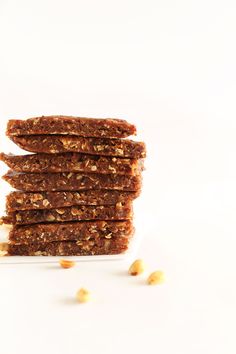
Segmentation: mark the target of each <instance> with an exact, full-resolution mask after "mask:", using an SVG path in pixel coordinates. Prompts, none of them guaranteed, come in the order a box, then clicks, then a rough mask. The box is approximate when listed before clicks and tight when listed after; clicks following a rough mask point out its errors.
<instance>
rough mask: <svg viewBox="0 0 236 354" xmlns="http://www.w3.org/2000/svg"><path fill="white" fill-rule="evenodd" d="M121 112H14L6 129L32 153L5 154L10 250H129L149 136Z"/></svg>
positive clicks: (91, 252) (69, 253) (71, 252)
mask: <svg viewBox="0 0 236 354" xmlns="http://www.w3.org/2000/svg"><path fill="white" fill-rule="evenodd" d="M135 133H136V128H135V126H134V125H132V124H129V123H128V122H126V121H124V120H120V119H93V118H77V117H66V116H49V117H45V116H43V117H37V118H30V119H27V120H10V121H9V122H8V126H7V136H8V137H9V138H10V139H11V140H12V141H13V142H14V143H15V144H17V145H18V146H20V147H21V148H23V149H24V150H26V151H30V152H33V153H34V154H28V155H20V156H14V155H11V154H10V155H6V154H4V153H2V154H0V159H1V160H2V161H4V162H5V163H6V164H7V165H8V166H9V167H10V168H11V170H10V171H9V172H8V173H7V174H6V175H5V176H3V178H4V179H5V180H6V181H7V182H8V183H9V184H10V185H11V186H12V187H14V188H16V189H17V191H14V192H11V193H10V194H9V195H8V196H7V203H6V210H7V215H6V216H4V217H3V218H2V221H3V222H4V223H7V224H12V225H13V227H12V229H11V231H10V233H9V244H8V253H9V255H44V256H49V255H50V256H51V255H52V256H58V255H59V256H62V255H63V256H72V255H97V254H118V253H122V252H124V251H125V250H126V249H127V248H128V245H129V240H130V238H131V236H132V234H133V222H132V219H133V213H132V202H133V200H134V199H135V198H137V197H138V195H139V193H140V189H141V172H142V170H143V159H144V157H145V155H146V151H145V144H144V143H142V142H136V141H132V140H128V139H124V138H126V137H128V136H129V135H133V134H135Z"/></svg>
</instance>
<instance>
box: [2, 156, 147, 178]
mask: <svg viewBox="0 0 236 354" xmlns="http://www.w3.org/2000/svg"><path fill="white" fill-rule="evenodd" d="M0 160H2V161H3V162H5V164H7V165H8V167H10V168H11V169H12V170H13V171H17V172H31V173H32V172H33V173H40V172H85V173H94V172H97V173H102V174H121V175H126V174H127V175H137V174H140V173H141V171H142V170H143V159H140V160H138V159H128V158H119V157H108V156H98V155H86V154H80V153H76V152H74V153H73V152H67V153H59V154H44V153H39V154H31V155H19V156H16V155H7V154H4V153H0Z"/></svg>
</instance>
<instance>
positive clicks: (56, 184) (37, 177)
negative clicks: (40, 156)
mask: <svg viewBox="0 0 236 354" xmlns="http://www.w3.org/2000/svg"><path fill="white" fill-rule="evenodd" d="M3 179H5V180H6V181H7V182H8V183H10V185H11V186H12V187H14V188H16V189H20V190H23V191H26V192H38V191H66V190H67V191H70V190H74V191H78V190H86V189H115V190H121V191H138V190H140V188H141V176H128V175H102V174H96V173H90V174H83V173H74V172H69V173H67V172H62V173H15V172H13V171H11V170H10V171H9V172H8V173H7V174H5V175H4V176H3Z"/></svg>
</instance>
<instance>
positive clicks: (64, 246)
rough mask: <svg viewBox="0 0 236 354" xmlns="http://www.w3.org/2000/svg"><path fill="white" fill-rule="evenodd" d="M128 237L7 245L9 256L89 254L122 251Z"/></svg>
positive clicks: (127, 242) (124, 249) (117, 252)
mask: <svg viewBox="0 0 236 354" xmlns="http://www.w3.org/2000/svg"><path fill="white" fill-rule="evenodd" d="M128 244H129V240H128V238H125V237H119V238H114V239H112V238H111V239H106V238H98V239H90V240H88V241H86V240H83V241H82V240H79V241H58V242H47V243H42V242H40V243H32V244H12V243H9V245H8V255H9V256H91V255H103V254H104V255H105V254H106V255H111V254H119V253H123V252H125V251H126V250H127V248H128Z"/></svg>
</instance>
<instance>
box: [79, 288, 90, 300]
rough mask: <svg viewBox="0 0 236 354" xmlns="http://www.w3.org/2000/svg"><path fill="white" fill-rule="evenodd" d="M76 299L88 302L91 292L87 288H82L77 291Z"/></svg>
mask: <svg viewBox="0 0 236 354" xmlns="http://www.w3.org/2000/svg"><path fill="white" fill-rule="evenodd" d="M76 299H77V301H79V302H88V301H89V300H90V292H89V291H88V290H87V289H84V288H81V289H79V290H78V291H77V293H76Z"/></svg>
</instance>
